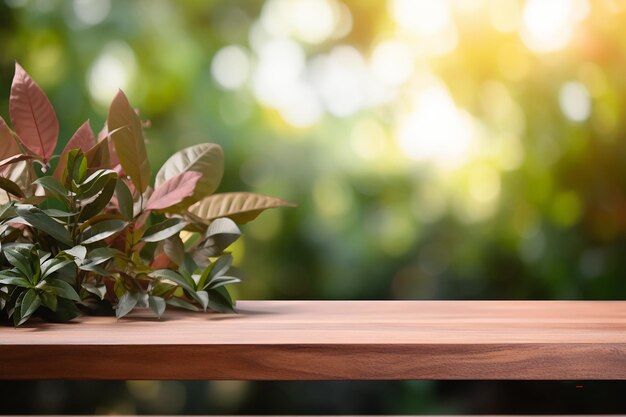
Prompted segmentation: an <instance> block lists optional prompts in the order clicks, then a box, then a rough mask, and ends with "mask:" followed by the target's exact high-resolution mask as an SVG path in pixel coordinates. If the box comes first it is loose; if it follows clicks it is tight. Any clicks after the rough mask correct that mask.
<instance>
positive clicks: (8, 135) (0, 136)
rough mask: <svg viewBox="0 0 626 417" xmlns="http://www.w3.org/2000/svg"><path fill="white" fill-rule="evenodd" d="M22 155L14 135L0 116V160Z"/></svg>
mask: <svg viewBox="0 0 626 417" xmlns="http://www.w3.org/2000/svg"><path fill="white" fill-rule="evenodd" d="M18 153H20V148H19V146H18V145H17V142H16V141H15V138H14V137H13V133H12V132H11V129H9V126H7V124H6V122H5V121H4V119H3V118H2V116H0V160H2V159H6V158H8V157H10V156H13V155H17V154H18Z"/></svg>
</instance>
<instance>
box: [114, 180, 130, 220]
mask: <svg viewBox="0 0 626 417" xmlns="http://www.w3.org/2000/svg"><path fill="white" fill-rule="evenodd" d="M115 195H116V196H117V204H118V206H119V209H120V213H121V214H122V216H124V218H126V219H128V220H131V219H132V218H133V196H132V194H131V193H130V190H129V189H128V186H127V185H126V183H125V182H124V181H123V180H121V179H118V180H117V182H116V183H115Z"/></svg>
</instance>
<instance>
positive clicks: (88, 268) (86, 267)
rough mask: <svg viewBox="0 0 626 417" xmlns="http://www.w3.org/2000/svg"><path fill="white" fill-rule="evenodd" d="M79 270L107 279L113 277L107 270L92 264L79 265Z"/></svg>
mask: <svg viewBox="0 0 626 417" xmlns="http://www.w3.org/2000/svg"><path fill="white" fill-rule="evenodd" d="M78 269H80V270H81V271H89V272H95V273H96V274H98V275H102V276H105V277H106V276H110V275H111V273H110V272H109V271H107V270H106V269H104V268H102V267H101V266H98V265H94V264H92V263H85V264H82V265H79V266H78Z"/></svg>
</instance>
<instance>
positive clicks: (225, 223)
mask: <svg viewBox="0 0 626 417" xmlns="http://www.w3.org/2000/svg"><path fill="white" fill-rule="evenodd" d="M205 236H206V238H205V241H204V242H203V243H202V247H201V248H200V249H199V250H200V251H201V252H202V256H204V257H206V258H209V257H214V256H217V255H220V254H221V253H222V252H223V251H224V249H226V248H228V247H229V246H230V245H232V244H233V243H234V242H235V241H236V240H237V239H239V236H241V231H240V230H239V228H238V227H237V225H236V224H235V222H234V221H232V220H231V219H229V218H226V217H224V218H220V219H215V220H213V221H212V222H211V224H210V225H209V227H208V229H207V231H206V234H205Z"/></svg>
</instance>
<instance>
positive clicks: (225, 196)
mask: <svg viewBox="0 0 626 417" xmlns="http://www.w3.org/2000/svg"><path fill="white" fill-rule="evenodd" d="M275 207H295V205H293V204H291V203H288V202H287V201H285V200H281V199H280V198H276V197H269V196H265V195H261V194H255V193H244V192H240V193H221V194H214V195H212V196H209V197H206V198H204V199H202V200H200V201H198V202H197V203H195V204H194V205H192V206H191V207H189V212H190V213H191V214H193V215H194V216H196V217H197V218H199V219H201V220H202V221H204V222H206V223H208V222H210V221H212V220H215V219H218V218H220V217H228V218H230V219H232V220H233V221H234V222H235V223H237V224H245V223H248V222H249V221H251V220H254V219H255V218H256V217H257V216H258V215H259V214H261V213H262V212H263V211H264V210H267V209H270V208H275Z"/></svg>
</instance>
